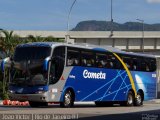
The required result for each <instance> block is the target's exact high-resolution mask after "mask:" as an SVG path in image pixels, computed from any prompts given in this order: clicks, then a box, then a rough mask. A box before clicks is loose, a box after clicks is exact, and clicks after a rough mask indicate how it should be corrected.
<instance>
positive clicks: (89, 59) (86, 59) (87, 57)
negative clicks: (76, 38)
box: [81, 51, 95, 67]
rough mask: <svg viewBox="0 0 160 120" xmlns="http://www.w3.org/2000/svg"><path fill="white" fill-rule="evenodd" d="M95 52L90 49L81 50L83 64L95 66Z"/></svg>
mask: <svg viewBox="0 0 160 120" xmlns="http://www.w3.org/2000/svg"><path fill="white" fill-rule="evenodd" d="M94 58H95V57H94V53H93V52H88V51H82V52H81V65H82V66H87V67H94V63H95V59H94Z"/></svg>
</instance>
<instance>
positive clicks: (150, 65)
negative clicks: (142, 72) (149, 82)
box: [149, 59, 156, 72]
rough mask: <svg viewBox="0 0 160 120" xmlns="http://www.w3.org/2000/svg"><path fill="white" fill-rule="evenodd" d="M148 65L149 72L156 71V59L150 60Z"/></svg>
mask: <svg viewBox="0 0 160 120" xmlns="http://www.w3.org/2000/svg"><path fill="white" fill-rule="evenodd" d="M149 63H150V64H149V69H150V72H154V71H156V59H150V60H149Z"/></svg>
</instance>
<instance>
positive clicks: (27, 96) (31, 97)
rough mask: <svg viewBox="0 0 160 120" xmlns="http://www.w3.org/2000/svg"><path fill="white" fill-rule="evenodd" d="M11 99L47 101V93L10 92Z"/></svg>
mask: <svg viewBox="0 0 160 120" xmlns="http://www.w3.org/2000/svg"><path fill="white" fill-rule="evenodd" d="M9 98H10V100H15V101H22V102H23V101H36V102H47V101H48V98H47V93H43V94H14V93H12V94H11V93H10V94H9Z"/></svg>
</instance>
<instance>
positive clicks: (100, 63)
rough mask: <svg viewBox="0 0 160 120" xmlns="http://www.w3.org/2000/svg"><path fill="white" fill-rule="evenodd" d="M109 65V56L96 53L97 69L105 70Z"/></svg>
mask: <svg viewBox="0 0 160 120" xmlns="http://www.w3.org/2000/svg"><path fill="white" fill-rule="evenodd" d="M106 64H107V55H106V54H103V53H96V67H99V68H104V67H106Z"/></svg>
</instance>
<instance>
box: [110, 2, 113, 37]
mask: <svg viewBox="0 0 160 120" xmlns="http://www.w3.org/2000/svg"><path fill="white" fill-rule="evenodd" d="M110 36H111V37H112V36H113V3H112V0H111V34H110Z"/></svg>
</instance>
